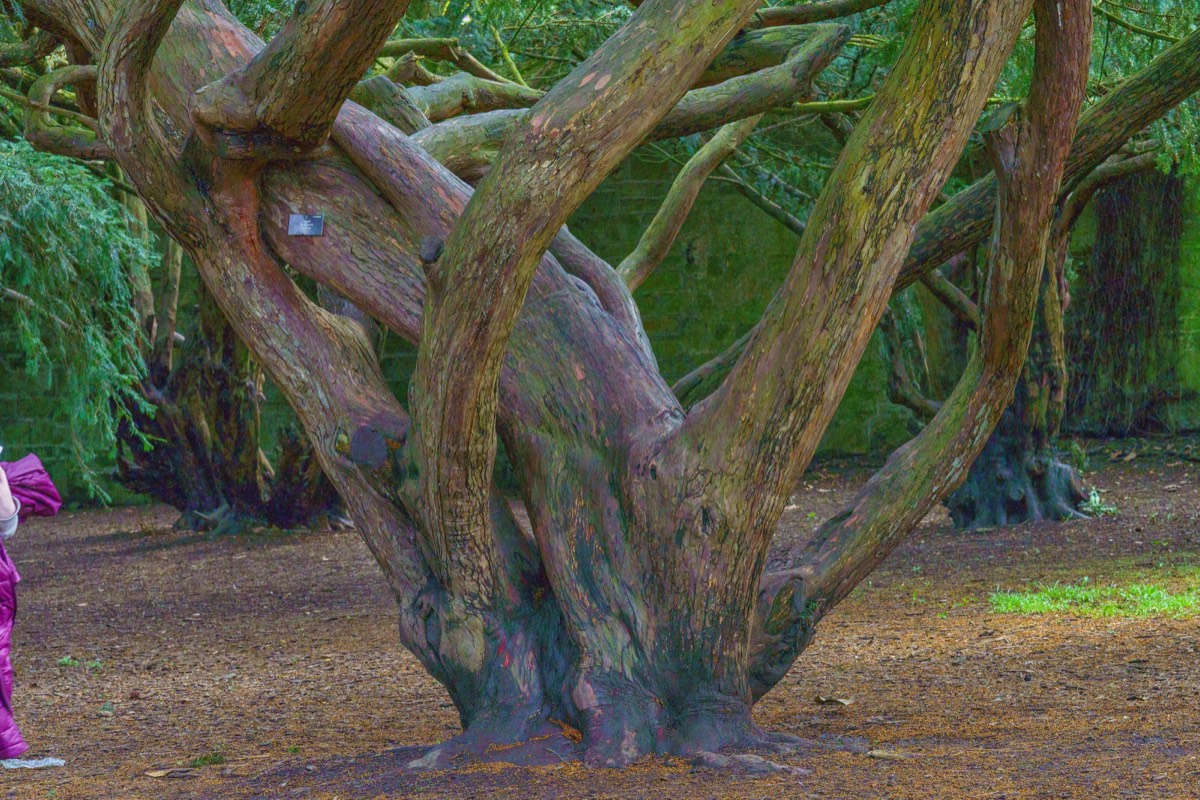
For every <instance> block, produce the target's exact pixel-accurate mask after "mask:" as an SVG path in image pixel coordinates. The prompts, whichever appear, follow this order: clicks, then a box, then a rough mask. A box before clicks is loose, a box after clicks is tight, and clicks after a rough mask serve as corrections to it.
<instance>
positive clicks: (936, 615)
mask: <svg viewBox="0 0 1200 800" xmlns="http://www.w3.org/2000/svg"><path fill="white" fill-rule="evenodd" d="M1172 458H1173V457H1171V456H1162V457H1159V458H1157V459H1147V458H1145V457H1142V458H1139V459H1137V460H1136V461H1133V462H1130V463H1126V462H1118V463H1117V464H1115V465H1108V464H1106V465H1105V469H1104V470H1103V471H1102V472H1101V473H1100V474H1098V475H1094V476H1089V480H1092V481H1094V482H1095V483H1096V484H1098V485H1099V486H1101V487H1103V488H1106V489H1108V490H1109V491H1108V492H1107V493H1106V494H1105V495H1104V498H1105V501H1106V502H1107V503H1109V504H1112V505H1116V506H1118V507H1119V508H1120V513H1119V514H1118V515H1117V516H1115V517H1105V518H1102V519H1098V520H1093V521H1085V522H1072V523H1066V524H1046V525H1036V526H1023V527H1018V528H1011V529H1004V530H991V531H983V532H975V533H971V534H968V535H962V534H954V533H952V532H951V531H949V530H948V529H947V524H946V518H945V515H944V513H943V514H941V515H934V516H933V517H931V519H930V520H927V522H926V524H925V525H924V526H923V527H922V528H921V529H920V530H919V531H918V532H916V533H915V534H914V535H913V537H912V538H911V539H910V541H909V542H908V543H907V544H906V545H905V546H904V547H903V548H902V549H901V550H900V551H898V552H897V553H896V554H895V555H894V556H893V557H892V558H891V560H890V561H889V562H888V564H887V565H886V566H885V567H884V568H883V569H881V570H880V571H879V572H877V573H876V574H875V575H874V576H873V577H872V580H871V582H870V585H868V586H863V587H861V588H860V589H859V590H858V591H857V592H856V593H855V594H854V595H853V596H852V597H851V598H850V599H849V600H847V601H846V602H845V603H844V604H843V605H842V606H841V607H840V608H838V609H837V610H836V611H835V612H834V613H833V614H831V615H830V616H829V617H828V618H827V619H826V620H825V621H824V623H823V624H822V627H821V631H820V633H819V634H818V637H817V640H816V642H815V643H814V644H813V646H812V647H811V648H810V649H809V651H808V652H807V653H805V655H804V656H802V657H801V659H800V661H799V662H798V663H797V665H796V667H795V669H793V671H792V673H791V675H790V676H789V677H788V678H787V679H786V680H785V682H784V683H783V684H782V685H781V686H780V687H779V688H778V689H776V691H775V692H773V693H772V694H771V695H770V696H769V697H768V698H766V699H765V700H764V701H763V702H762V703H761V705H760V708H759V710H758V720H759V722H760V723H761V724H762V725H763V726H764V727H766V728H768V729H771V730H777V731H787V732H792V733H797V734H800V735H802V736H807V737H817V736H821V735H824V736H826V737H836V736H842V735H845V736H855V737H864V738H866V739H867V740H869V742H870V743H871V746H872V747H873V748H875V749H876V751H877V752H876V755H878V753H879V752H880V751H882V753H883V754H885V755H887V756H890V757H885V758H880V757H868V756H866V755H855V754H851V753H847V752H835V751H830V752H827V753H820V754H816V755H811V756H806V757H803V758H791V759H788V761H789V763H792V764H795V765H798V766H803V767H806V768H808V769H810V770H811V771H812V773H811V775H809V776H807V777H804V778H797V777H794V776H787V777H750V776H745V775H737V774H733V773H730V772H728V771H713V770H706V769H705V770H700V769H695V768H692V767H691V766H690V765H689V764H687V763H685V762H677V761H676V762H673V761H662V760H648V761H647V762H645V763H641V764H638V765H636V766H634V767H632V768H630V769H628V770H624V771H614V770H588V769H585V768H583V767H582V766H580V765H578V764H562V765H560V766H557V767H553V768H539V769H517V768H501V767H497V766H487V767H478V768H474V769H466V770H463V771H460V772H456V773H448V772H439V773H411V772H407V771H405V770H403V769H402V765H403V764H404V763H405V762H406V761H407V760H409V759H411V758H413V757H415V756H416V755H418V754H420V752H421V750H420V746H421V745H423V744H429V743H432V742H436V741H439V740H442V739H445V738H447V737H450V736H453V735H454V734H455V733H456V732H457V725H456V715H455V713H454V711H453V709H452V708H451V707H450V705H449V703H448V701H447V699H446V696H445V694H444V692H443V691H441V690H440V689H439V687H438V686H437V685H436V684H435V683H434V682H433V681H432V680H431V679H429V678H428V677H427V676H426V675H425V674H424V673H423V672H422V671H421V669H420V667H419V666H418V664H417V663H416V661H415V660H414V659H413V658H412V657H410V656H409V655H408V654H407V653H406V652H404V651H403V650H402V649H401V648H400V646H399V644H398V641H397V635H396V629H395V626H396V622H395V615H394V606H393V601H392V600H391V599H390V598H389V596H388V593H387V591H386V588H385V586H384V582H383V580H382V578H381V576H380V574H379V572H378V569H377V568H376V567H375V565H374V563H373V562H372V560H371V558H370V556H369V555H368V553H367V550H366V548H365V546H363V545H362V543H361V541H360V540H359V539H358V538H357V536H356V535H355V534H354V533H353V532H350V533H307V532H305V533H292V534H283V533H262V534H259V535H255V536H241V537H233V538H223V539H220V540H217V541H209V540H208V539H207V538H205V537H203V536H196V535H191V534H184V533H179V532H176V531H172V530H170V523H171V522H172V520H173V514H172V512H170V511H169V510H168V509H163V508H157V507H156V508H147V509H119V510H113V511H99V512H86V513H78V514H64V515H63V516H61V517H60V518H58V519H56V520H51V521H35V522H32V523H30V524H29V525H27V526H26V527H24V528H22V530H21V531H20V533H19V534H18V538H16V539H14V540H13V541H12V542H11V547H10V552H11V554H12V556H13V557H14V559H15V560H16V562H17V564H18V565H19V567H20V569H21V572H22V574H23V575H24V578H25V580H24V582H23V583H22V585H21V593H20V598H21V599H20V603H21V608H20V615H19V618H18V621H17V628H16V633H15V647H16V650H15V662H16V697H15V705H16V708H17V711H18V715H19V721H20V722H21V724H22V726H23V728H24V731H25V734H26V737H27V738H28V739H29V741H30V742H31V744H32V746H33V748H34V750H33V751H32V752H31V753H30V755H38V756H40V755H55V756H60V757H62V758H64V759H66V761H67V766H66V767H63V768H58V769H51V770H44V771H40V772H24V771H21V772H2V771H0V773H2V774H0V797H15V798H55V799H56V800H67V799H68V798H86V800H101V799H102V798H121V800H133V799H134V798H146V799H147V800H150V799H151V798H154V799H155V800H157V798H246V797H263V798H288V797H308V798H326V800H329V799H331V798H335V797H336V798H342V799H343V800H347V799H348V798H359V797H389V798H391V797H422V798H460V797H462V798H466V797H488V798H494V797H512V798H543V797H545V798H552V797H553V798H557V797H568V798H576V797H578V798H584V797H588V798H601V797H612V798H642V797H647V798H655V800H665V798H705V799H707V798H717V797H722V798H724V797H732V798H754V799H757V798H772V800H776V799H777V798H793V797H824V798H876V797H878V798H884V797H886V798H1039V799H1040V798H1052V797H1079V798H1122V797H1144V798H1197V797H1200V789H1198V788H1197V787H1198V786H1200V656H1198V648H1200V620H1198V618H1191V619H1184V620H1171V619H1096V618H1074V617H1069V616H1008V615H998V614H994V613H992V612H991V611H990V609H989V605H988V603H987V595H988V593H989V592H990V591H992V590H993V589H995V588H996V587H1006V588H1018V587H1025V586H1028V585H1029V584H1031V583H1033V582H1036V581H1053V580H1062V581H1075V580H1078V579H1079V578H1081V577H1083V576H1088V577H1089V578H1091V579H1092V580H1093V581H1101V582H1102V581H1104V580H1106V579H1112V578H1114V577H1117V578H1122V579H1126V578H1130V577H1131V576H1133V577H1136V576H1142V577H1150V578H1152V579H1159V580H1168V581H1169V579H1170V578H1169V576H1170V575H1171V565H1173V564H1174V565H1178V564H1192V565H1194V564H1196V563H1200V534H1198V533H1197V531H1198V530H1200V526H1198V525H1197V521H1198V516H1200V511H1198V509H1200V502H1198V501H1200V484H1198V483H1197V469H1196V465H1195V464H1193V463H1190V462H1188V461H1183V460H1179V461H1175V460H1171V459H1172ZM864 476H865V473H864V472H863V471H862V470H858V469H850V470H839V471H836V472H829V471H817V472H816V473H815V474H814V475H813V477H811V478H810V479H809V482H808V483H806V484H805V485H804V486H803V487H801V489H800V490H799V491H798V492H797V495H796V499H795V505H794V507H793V508H791V509H790V510H789V512H788V514H787V517H786V518H785V520H784V524H783V527H782V529H781V539H782V540H784V541H787V540H788V539H789V538H790V539H794V538H795V537H798V536H803V535H804V534H805V533H806V532H807V531H809V530H810V529H811V528H812V527H813V525H814V524H815V520H816V518H817V517H820V516H821V515H822V514H824V513H827V512H829V511H831V510H833V508H834V507H835V505H836V504H837V503H838V502H839V501H840V500H843V499H845V498H846V497H847V496H848V493H849V492H851V491H852V490H853V487H854V486H856V485H857V484H858V483H860V482H861V481H862V480H863V479H864ZM810 514H814V515H815V516H814V517H810ZM1163 576H1167V577H1165V578H1164V577H1163ZM68 656H69V657H71V658H73V659H75V660H77V661H78V662H79V663H78V665H75V664H73V663H71V664H63V663H60V659H64V658H65V657H68ZM92 661H99V662H101V663H100V664H92V665H91V666H89V664H88V662H92ZM819 696H820V697H834V698H843V699H853V703H851V704H850V705H845V706H843V705H840V704H821V703H818V702H816V700H815V698H817V697H819ZM212 753H220V754H221V757H222V758H223V759H224V762H223V763H219V764H208V765H202V766H195V767H193V768H191V769H187V767H188V765H189V764H190V763H191V762H193V760H195V759H200V758H202V757H204V756H207V755H209V754H212ZM902 756H904V757H902ZM210 760H214V759H210ZM215 760H219V759H215ZM171 768H175V769H177V770H178V769H179V768H184V769H183V770H180V771H177V772H176V773H174V774H175V775H179V776H180V777H172V776H165V777H149V776H147V775H146V774H145V773H147V772H151V771H154V770H160V771H161V770H166V769H171Z"/></svg>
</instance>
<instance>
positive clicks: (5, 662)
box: [0, 545, 29, 758]
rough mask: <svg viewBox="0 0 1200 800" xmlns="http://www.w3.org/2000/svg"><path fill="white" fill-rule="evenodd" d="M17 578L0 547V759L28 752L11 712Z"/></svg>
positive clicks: (27, 746)
mask: <svg viewBox="0 0 1200 800" xmlns="http://www.w3.org/2000/svg"><path fill="white" fill-rule="evenodd" d="M19 580H21V576H20V575H18V574H17V568H16V566H15V565H14V564H13V563H12V561H11V560H10V559H9V557H8V553H6V552H5V551H4V545H0V758H16V757H17V756H19V755H21V754H22V753H24V752H25V751H26V750H28V749H29V745H27V744H25V739H24V738H22V737H21V729H20V728H18V727H17V721H16V720H15V719H14V718H13V710H12V684H13V669H12V658H11V651H12V642H11V637H12V627H13V621H14V620H15V619H16V617H17V582H18V581H19Z"/></svg>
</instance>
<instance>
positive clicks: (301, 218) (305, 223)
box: [288, 214, 325, 236]
mask: <svg viewBox="0 0 1200 800" xmlns="http://www.w3.org/2000/svg"><path fill="white" fill-rule="evenodd" d="M324 232H325V215H324V214H291V215H289V216H288V236H320V235H321V234H323V233H324Z"/></svg>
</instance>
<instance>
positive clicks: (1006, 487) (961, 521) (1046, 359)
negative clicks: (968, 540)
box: [946, 238, 1087, 528]
mask: <svg viewBox="0 0 1200 800" xmlns="http://www.w3.org/2000/svg"><path fill="white" fill-rule="evenodd" d="M1052 244H1053V243H1052ZM1056 250H1057V251H1059V252H1061V253H1062V254H1063V255H1064V256H1065V251H1066V240H1065V238H1064V239H1063V241H1062V242H1061V243H1060V247H1059V248H1052V250H1051V253H1050V255H1051V257H1052V258H1053V257H1054V252H1055V251H1056ZM1066 383H1067V371H1066V358H1065V351H1064V346H1063V325H1062V304H1061V301H1060V300H1059V291H1058V274H1057V270H1054V271H1053V272H1052V271H1047V272H1046V273H1044V274H1043V276H1042V290H1041V293H1040V295H1039V297H1038V317H1037V321H1036V323H1035V325H1034V330H1033V337H1032V339H1031V341H1030V346H1029V355H1028V357H1027V358H1026V360H1025V366H1024V368H1023V369H1022V374H1021V380H1020V381H1019V382H1018V383H1017V389H1016V392H1015V393H1014V395H1013V401H1012V403H1011V404H1010V405H1009V407H1008V408H1007V409H1005V411H1004V414H1003V415H1002V416H1001V418H1000V422H999V424H998V425H997V426H996V429H995V430H994V431H993V432H992V436H991V438H990V439H989V440H988V443H987V445H986V446H985V447H984V448H983V452H982V453H980V454H979V458H977V459H976V460H975V463H974V464H972V465H971V471H970V472H969V473H968V475H967V479H966V481H965V482H964V483H963V485H962V486H961V487H959V489H958V490H957V491H955V492H954V493H953V494H952V495H950V497H949V498H947V500H946V506H947V507H948V508H949V509H950V517H951V519H952V520H953V521H954V525H955V527H957V528H990V527H993V526H997V525H1016V524H1019V523H1022V522H1040V521H1042V520H1064V519H1076V518H1080V517H1083V516H1085V515H1083V514H1081V513H1080V511H1079V505H1080V503H1082V502H1083V501H1084V500H1085V499H1086V498H1087V494H1086V493H1085V491H1084V487H1083V479H1082V478H1081V477H1080V475H1079V471H1078V470H1077V469H1076V468H1075V467H1074V466H1072V465H1070V464H1067V463H1064V462H1063V461H1062V460H1061V459H1060V457H1059V452H1058V446H1057V445H1058V431H1059V425H1060V423H1061V421H1062V416H1063V408H1064V404H1065V399H1066Z"/></svg>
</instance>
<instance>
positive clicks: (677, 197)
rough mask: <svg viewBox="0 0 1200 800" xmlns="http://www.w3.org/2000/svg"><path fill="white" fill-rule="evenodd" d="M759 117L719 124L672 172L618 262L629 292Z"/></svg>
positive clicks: (664, 252) (660, 257)
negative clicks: (645, 222) (655, 209)
mask: <svg viewBox="0 0 1200 800" xmlns="http://www.w3.org/2000/svg"><path fill="white" fill-rule="evenodd" d="M760 119H762V115H761V114H759V115H756V116H753V117H748V118H747V119H744V120H740V121H738V122H732V123H730V124H728V125H726V126H725V127H723V128H721V130H720V131H718V132H717V135H716V136H714V137H713V138H712V139H711V140H709V141H708V142H707V143H706V144H705V145H704V146H703V147H701V148H700V149H699V150H697V151H696V153H695V154H694V155H693V156H692V157H691V158H689V159H688V162H687V163H686V164H685V165H684V166H683V169H681V170H680V171H679V174H678V175H676V176H675V180H674V181H673V182H672V183H671V188H670V189H669V190H668V191H667V196H666V198H665V199H664V200H663V202H662V205H661V206H660V207H659V209H658V213H656V214H655V215H654V219H653V220H651V222H650V225H649V226H648V227H647V228H646V231H645V232H644V233H643V234H642V238H641V239H639V240H638V243H637V247H636V248H634V251H633V252H632V253H630V254H629V255H628V256H626V257H625V259H624V260H623V261H622V262H621V263H620V264H619V265H618V266H617V274H618V275H620V276H621V279H622V280H624V281H625V285H626V286H628V287H629V291H630V292H636V291H637V288H638V287H639V286H641V285H642V282H643V281H645V280H646V278H648V277H649V276H650V273H652V272H653V271H654V270H655V269H656V268H657V267H658V265H659V264H661V263H662V260H663V259H664V258H666V256H667V253H669V252H670V250H671V245H672V244H674V243H675V237H676V236H678V235H679V229H680V228H682V227H683V223H684V221H686V220H687V218H688V214H689V213H690V212H691V210H692V205H693V204H694V203H695V202H696V197H697V196H698V195H699V194H700V189H701V188H703V186H704V182H705V181H706V180H707V179H708V176H709V175H710V174H711V173H712V171H713V170H714V169H716V168H717V167H719V166H720V165H721V163H722V162H723V161H724V160H725V159H726V158H728V157H729V156H730V155H731V154H732V153H733V152H734V151H735V150H737V149H738V147H740V146H741V144H742V142H744V141H746V138H747V137H749V136H750V134H751V133H753V132H754V128H755V126H757V125H758V121H759V120H760Z"/></svg>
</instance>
